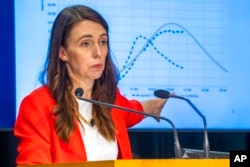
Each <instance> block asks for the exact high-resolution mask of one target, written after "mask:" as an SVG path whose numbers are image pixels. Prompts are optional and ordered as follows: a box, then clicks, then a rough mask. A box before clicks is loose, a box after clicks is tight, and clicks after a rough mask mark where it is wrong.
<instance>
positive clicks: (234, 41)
mask: <svg viewBox="0 0 250 167" xmlns="http://www.w3.org/2000/svg"><path fill="white" fill-rule="evenodd" d="M76 4H83V5H87V6H89V7H92V8H94V9H95V10H97V11H98V12H99V13H101V14H102V15H103V17H104V18H105V19H106V20H107V22H108V24H109V27H110V32H109V33H110V43H111V50H112V55H113V57H114V62H115V63H116V65H117V67H118V69H119V71H120V80H119V85H118V86H119V88H120V90H121V92H122V94H123V95H125V96H126V97H127V98H129V99H138V100H146V99H149V98H154V97H155V96H154V91H155V90H158V89H163V90H167V91H169V92H173V93H175V94H176V95H178V96H182V97H185V98H187V99H189V100H190V101H191V102H192V103H193V104H194V105H195V106H196V108H197V109H198V110H199V111H200V112H201V113H203V115H204V116H205V118H206V121H207V126H208V129H211V130H249V129H250V121H249V120H250V100H249V99H250V96H249V95H250V89H249V85H250V76H249V69H250V68H249V66H250V65H249V63H250V33H249V30H250V10H249V9H248V7H249V6H250V1H248V0H240V1H234V0H216V1H215V0H204V1H199V0H191V1H183V0H136V1H135V0H124V1H117V0H105V1H100V0H22V1H20V0H16V1H15V39H16V41H15V45H16V46H15V47H16V106H17V107H16V111H17V114H18V107H19V105H20V102H21V100H22V99H23V97H24V96H26V95H27V94H28V93H30V92H31V91H32V90H33V89H35V88H37V87H39V86H40V83H39V82H38V76H39V72H40V71H41V69H42V67H43V64H44V60H45V58H46V55H47V47H48V41H49V38H50V33H51V28H52V25H53V22H54V20H55V18H56V16H57V14H58V13H59V12H60V11H61V10H62V9H63V8H64V7H66V6H71V5H76ZM161 116H162V117H165V118H168V119H170V120H171V121H172V122H173V123H174V124H175V126H176V128H177V129H184V130H185V129H186V130H190V129H202V128H203V120H202V118H201V117H200V116H199V115H198V114H197V113H196V112H195V110H194V109H193V108H192V107H191V106H190V105H189V104H188V103H187V102H186V101H185V100H181V99H175V98H170V99H169V100H168V102H167V103H166V105H165V106H164V108H163V110H162V114H161ZM133 129H163V130H164V129H171V126H170V124H169V123H168V122H166V121H160V122H157V121H155V119H152V118H149V117H147V118H145V120H143V121H142V122H141V123H139V124H138V125H136V126H135V127H133Z"/></svg>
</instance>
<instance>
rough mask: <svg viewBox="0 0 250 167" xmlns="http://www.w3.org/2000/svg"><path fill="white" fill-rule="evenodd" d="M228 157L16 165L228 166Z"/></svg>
mask: <svg viewBox="0 0 250 167" xmlns="http://www.w3.org/2000/svg"><path fill="white" fill-rule="evenodd" d="M229 164H230V163H229V159H134V160H115V161H95V162H75V163H58V164H41V165H18V166H17V167H229Z"/></svg>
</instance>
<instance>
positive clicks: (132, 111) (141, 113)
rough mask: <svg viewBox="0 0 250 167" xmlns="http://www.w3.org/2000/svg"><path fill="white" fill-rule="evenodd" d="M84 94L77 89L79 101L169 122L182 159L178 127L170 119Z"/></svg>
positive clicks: (176, 152) (178, 155) (80, 89)
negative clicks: (92, 98)
mask: <svg viewBox="0 0 250 167" xmlns="http://www.w3.org/2000/svg"><path fill="white" fill-rule="evenodd" d="M83 93H84V91H83V89H82V88H77V89H76V90H75V95H76V97H77V98H78V99H79V100H83V101H87V102H90V103H92V104H96V105H102V106H105V107H109V108H116V109H120V110H123V111H127V112H131V113H135V114H140V115H144V116H148V117H151V118H154V119H156V121H158V120H159V119H161V120H164V121H167V122H168V123H169V124H170V125H171V126H172V128H173V133H174V151H175V156H176V158H181V157H182V150H181V146H180V142H179V137H178V133H177V130H176V127H175V125H174V123H173V122H172V121H171V120H169V119H168V118H165V117H161V116H155V115H153V114H149V113H145V112H141V111H138V110H133V109H130V108H126V107H122V106H118V105H114V104H110V103H105V102H101V101H96V100H91V99H87V98H83V97H82V95H83Z"/></svg>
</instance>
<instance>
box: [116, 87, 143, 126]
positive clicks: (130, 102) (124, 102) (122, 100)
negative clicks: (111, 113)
mask: <svg viewBox="0 0 250 167" xmlns="http://www.w3.org/2000/svg"><path fill="white" fill-rule="evenodd" d="M115 104H116V105H120V106H123V107H126V108H130V109H133V110H136V111H140V112H143V107H142V104H141V103H140V102H139V101H137V100H135V99H127V98H126V97H125V96H123V95H121V93H120V91H119V90H117V96H116V102H115ZM121 112H122V114H123V116H124V119H125V122H126V127H127V128H130V127H132V126H134V125H136V124H138V123H139V122H141V121H142V120H143V118H144V116H143V115H141V114H136V113H132V112H129V111H121Z"/></svg>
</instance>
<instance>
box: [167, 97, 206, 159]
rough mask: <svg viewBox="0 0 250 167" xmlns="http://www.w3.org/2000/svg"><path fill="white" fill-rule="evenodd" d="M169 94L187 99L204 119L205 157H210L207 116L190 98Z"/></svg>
mask: <svg viewBox="0 0 250 167" xmlns="http://www.w3.org/2000/svg"><path fill="white" fill-rule="evenodd" d="M168 96H169V97H172V98H178V99H182V100H185V101H186V102H187V103H188V104H189V105H190V106H191V107H192V108H193V109H194V110H195V111H196V112H197V113H198V114H199V115H200V117H201V118H202V119H203V123H204V143H203V149H204V157H205V158H209V153H210V144H209V139H208V132H207V121H206V118H205V116H204V115H203V114H202V113H201V112H200V111H199V110H198V108H197V107H196V106H195V105H194V104H193V103H192V102H191V101H190V100H189V99H186V98H184V97H181V96H177V95H171V94H169V95H168Z"/></svg>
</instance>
